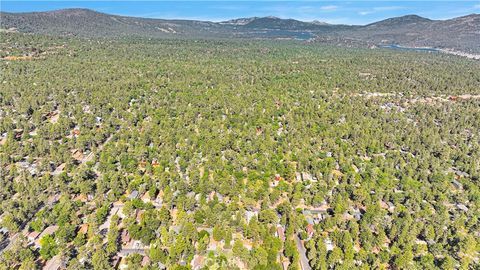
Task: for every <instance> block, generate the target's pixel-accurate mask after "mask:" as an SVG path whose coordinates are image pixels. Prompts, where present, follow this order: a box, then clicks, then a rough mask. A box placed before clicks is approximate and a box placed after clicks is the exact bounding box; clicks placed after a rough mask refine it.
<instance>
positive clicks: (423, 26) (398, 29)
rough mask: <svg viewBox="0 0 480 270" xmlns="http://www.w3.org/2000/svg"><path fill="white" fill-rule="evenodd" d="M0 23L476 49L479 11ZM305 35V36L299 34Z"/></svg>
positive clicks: (10, 18)
mask: <svg viewBox="0 0 480 270" xmlns="http://www.w3.org/2000/svg"><path fill="white" fill-rule="evenodd" d="M0 18H1V20H0V28H3V29H16V30H17V31H19V32H24V33H37V34H48V35H67V36H79V37H128V36H133V37H147V38H165V37H182V38H268V39H275V38H297V32H305V33H308V34H307V35H305V36H306V37H307V38H309V39H312V40H313V39H315V41H316V42H323V41H325V40H336V41H338V42H336V43H337V44H349V42H348V41H349V40H357V41H360V42H356V43H358V44H365V45H367V44H368V45H376V44H402V45H406V46H430V47H439V48H450V49H455V50H461V51H468V52H480V42H478V40H480V30H479V29H480V14H475V13H474V14H469V15H465V16H461V17H456V18H451V19H447V20H432V19H429V18H425V17H421V16H418V15H415V14H410V15H405V16H399V17H393V18H388V19H385V20H381V21H378V22H373V23H370V24H366V25H339V24H327V23H323V22H318V21H313V22H305V21H300V20H296V19H283V18H278V17H273V16H268V17H250V18H236V19H231V20H227V21H222V22H211V21H198V20H185V19H152V18H141V17H130V16H122V15H113V14H107V13H102V12H98V11H95V10H91V9H85V8H71V9H60V10H53V11H42V12H25V13H9V12H0ZM302 39H304V38H302Z"/></svg>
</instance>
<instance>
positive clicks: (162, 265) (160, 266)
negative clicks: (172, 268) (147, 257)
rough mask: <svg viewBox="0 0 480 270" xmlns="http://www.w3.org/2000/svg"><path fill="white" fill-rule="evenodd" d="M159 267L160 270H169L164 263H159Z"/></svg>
mask: <svg viewBox="0 0 480 270" xmlns="http://www.w3.org/2000/svg"><path fill="white" fill-rule="evenodd" d="M157 266H158V269H160V270H163V269H167V267H166V266H165V264H163V263H161V262H158V263H157Z"/></svg>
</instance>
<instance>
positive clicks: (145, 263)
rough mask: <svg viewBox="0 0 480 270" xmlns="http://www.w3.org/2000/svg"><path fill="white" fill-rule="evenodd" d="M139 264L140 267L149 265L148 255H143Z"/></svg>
mask: <svg viewBox="0 0 480 270" xmlns="http://www.w3.org/2000/svg"><path fill="white" fill-rule="evenodd" d="M141 265H142V267H145V266H148V265H150V258H149V257H148V256H143V259H142V264H141Z"/></svg>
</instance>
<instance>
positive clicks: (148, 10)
mask: <svg viewBox="0 0 480 270" xmlns="http://www.w3.org/2000/svg"><path fill="white" fill-rule="evenodd" d="M73 7H76V8H77V7H82V8H90V9H94V10H97V11H100V12H105V13H111V14H118V15H126V16H137V17H149V18H164V19H196V20H211V21H223V20H228V19H232V18H240V17H252V16H277V17H281V18H294V19H298V20H304V21H312V20H319V21H324V22H328V23H335V24H339V23H342V24H367V23H371V22H374V21H378V20H382V19H385V18H389V17H395V16H402V15H407V14H417V15H420V16H424V17H427V18H431V19H448V18H453V17H458V16H463V15H468V14H472V13H480V0H475V1H473V0H472V1H442V0H440V1H434V0H430V1H388V0H387V1H380V0H377V1H362V0H350V1H349V0H347V1H268V0H264V1H113V0H112V1H60V0H57V1H37V0H23V1H18V0H11V1H3V0H1V1H0V10H1V11H7V12H29V11H47V10H54V9H61V8H73Z"/></svg>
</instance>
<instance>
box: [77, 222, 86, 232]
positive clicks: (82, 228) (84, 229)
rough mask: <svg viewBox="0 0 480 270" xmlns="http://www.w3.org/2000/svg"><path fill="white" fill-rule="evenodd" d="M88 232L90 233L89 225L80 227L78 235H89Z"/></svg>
mask: <svg viewBox="0 0 480 270" xmlns="http://www.w3.org/2000/svg"><path fill="white" fill-rule="evenodd" d="M87 232H88V224H87V223H85V224H82V225H80V227H79V228H78V233H81V234H87Z"/></svg>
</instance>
